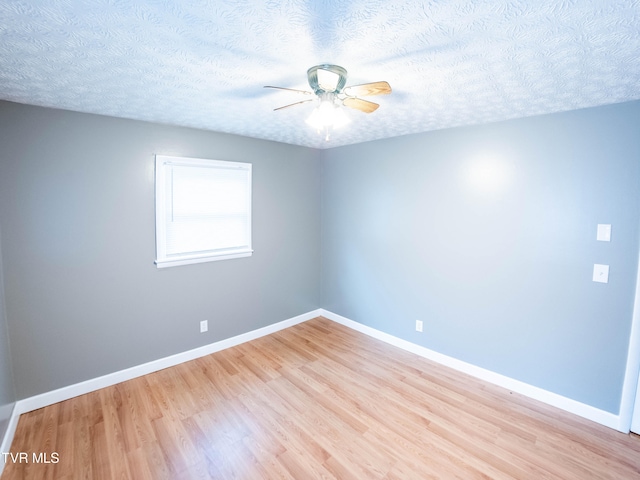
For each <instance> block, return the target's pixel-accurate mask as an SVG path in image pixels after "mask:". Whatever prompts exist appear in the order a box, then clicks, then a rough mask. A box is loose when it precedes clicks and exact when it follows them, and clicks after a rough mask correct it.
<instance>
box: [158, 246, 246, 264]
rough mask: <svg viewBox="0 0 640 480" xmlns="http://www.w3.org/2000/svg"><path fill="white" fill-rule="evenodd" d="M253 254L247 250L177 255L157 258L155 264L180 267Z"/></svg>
mask: <svg viewBox="0 0 640 480" xmlns="http://www.w3.org/2000/svg"><path fill="white" fill-rule="evenodd" d="M251 255H253V250H245V251H238V252H234V253H224V254H217V255H211V254H209V255H197V256H196V255H193V256H180V257H178V256H176V257H173V258H164V259H157V260H156V261H155V264H156V267H158V268H167V267H178V266H180V265H190V264H192V263H205V262H217V261H218V260H230V259H232V258H243V257H250V256H251Z"/></svg>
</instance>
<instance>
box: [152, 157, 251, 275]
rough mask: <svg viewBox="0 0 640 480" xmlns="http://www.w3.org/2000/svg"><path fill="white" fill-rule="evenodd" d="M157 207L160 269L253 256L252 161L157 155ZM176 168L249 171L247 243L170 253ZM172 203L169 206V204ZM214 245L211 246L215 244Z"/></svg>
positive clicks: (158, 261) (246, 198)
mask: <svg viewBox="0 0 640 480" xmlns="http://www.w3.org/2000/svg"><path fill="white" fill-rule="evenodd" d="M155 166H156V168H155V207H156V215H155V217H156V260H155V264H156V266H157V267H158V268H167V267H177V266H180V265H190V264H193V263H204V262H212V261H216V260H229V259H233V258H242V257H250V256H251V255H252V252H253V249H252V247H251V242H252V240H251V238H252V237H251V228H252V227H251V223H252V222H251V212H252V186H251V185H252V171H253V166H252V164H251V163H243V162H229V161H224V160H209V159H204V158H187V157H176V156H172V155H171V156H170V155H156V156H155ZM172 167H193V168H199V169H200V171H201V170H202V169H215V170H216V171H221V170H235V171H241V172H244V173H245V178H244V187H245V189H246V191H245V192H244V193H245V199H244V200H245V201H246V205H247V208H248V214H247V222H248V223H247V224H246V238H244V239H243V240H244V241H246V242H247V243H246V244H243V245H234V246H232V247H230V248H222V249H213V250H206V251H198V252H179V253H172V254H169V253H168V252H167V242H168V233H167V228H168V227H167V224H168V223H173V222H172V221H171V220H169V219H170V218H172V217H173V213H172V212H173V204H174V199H173V195H174V194H173V191H174V190H173V174H172V173H171V172H172V170H171V168H172ZM167 202H169V204H170V205H171V208H169V205H168V203H167ZM213 246H214V245H209V247H213ZM200 247H202V246H200Z"/></svg>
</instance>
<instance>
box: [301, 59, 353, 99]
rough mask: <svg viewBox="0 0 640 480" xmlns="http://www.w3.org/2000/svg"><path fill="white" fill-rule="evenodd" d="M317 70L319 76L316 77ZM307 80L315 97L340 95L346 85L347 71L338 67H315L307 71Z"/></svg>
mask: <svg viewBox="0 0 640 480" xmlns="http://www.w3.org/2000/svg"><path fill="white" fill-rule="evenodd" d="M319 70H320V75H318V71H319ZM323 77H324V78H323ZM307 78H308V79H309V86H310V87H311V89H312V90H313V91H314V92H315V94H316V95H320V94H322V93H340V92H341V91H342V89H343V88H344V86H345V85H346V83H347V70H346V69H345V68H342V67H340V66H338V65H329V64H323V65H316V66H315V67H311V68H310V69H309V70H307Z"/></svg>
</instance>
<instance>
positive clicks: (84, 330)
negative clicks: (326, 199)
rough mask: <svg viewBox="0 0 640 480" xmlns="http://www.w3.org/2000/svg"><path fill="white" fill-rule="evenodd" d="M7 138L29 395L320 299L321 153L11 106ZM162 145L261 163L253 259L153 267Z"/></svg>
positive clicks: (3, 136) (14, 269)
mask: <svg viewBox="0 0 640 480" xmlns="http://www.w3.org/2000/svg"><path fill="white" fill-rule="evenodd" d="M212 114H214V112H212ZM0 145H1V146H2V147H1V148H0V225H1V226H2V232H3V239H2V240H3V244H2V257H3V260H4V274H5V293H6V311H7V321H8V325H9V336H10V339H11V347H12V354H13V367H14V376H15V384H16V390H17V396H18V398H24V397H28V396H31V395H35V394H38V393H42V392H46V391H50V390H52V389H56V388H59V387H63V386H66V385H70V384H73V383H76V382H80V381H82V380H86V379H90V378H94V377H97V376H100V375H104V374H107V373H111V372H114V371H118V370H121V369H124V368H127V367H131V366H134V365H139V364H141V363H144V362H148V361H151V360H155V359H158V358H162V357H165V356H167V355H171V354H175V353H179V352H183V351H185V350H188V349H192V348H195V347H198V346H201V345H205V344H208V343H212V342H214V341H217V340H220V339H224V338H228V337H231V336H233V335H237V334H241V333H244V332H247V331H250V330H253V329H256V328H259V327H263V326H266V325H270V324H273V323H275V322H278V321H281V320H285V319H287V318H291V317H293V316H296V315H299V314H302V313H306V312H309V311H311V310H314V309H316V308H318V307H319V306H320V305H319V292H320V285H319V276H318V271H319V268H320V266H319V262H320V245H319V239H320V231H319V228H320V220H319V216H320V163H319V162H320V158H319V155H320V154H319V152H317V151H314V150H311V149H307V148H302V147H295V146H290V145H284V144H279V143H274V142H268V141H262V140H256V139H248V138H244V137H238V136H233V135H226V134H217V133H211V132H205V131H199V130H195V129H188V128H177V127H170V126H162V125H156V124H150V123H144V122H136V121H129V120H122V119H115V118H109V117H101V116H95V115H88V114H78V113H71V112H65V111H60V110H52V109H45V108H38V107H31V106H24V105H18V104H14V103H7V102H0ZM155 153H161V154H170V155H171V154H175V155H183V156H189V157H200V158H211V159H219V160H231V161H242V162H251V163H252V164H253V247H254V250H255V253H254V255H253V256H252V257H250V258H242V259H235V260H225V261H218V262H211V263H206V264H197V265H187V266H181V267H174V268H166V269H160V270H158V269H157V268H156V267H155V265H154V263H153V261H154V258H155V236H154V230H155V222H154V183H153V178H154V177H153V176H154V154H155ZM204 319H208V320H209V332H207V333H205V334H200V333H199V322H200V320H204Z"/></svg>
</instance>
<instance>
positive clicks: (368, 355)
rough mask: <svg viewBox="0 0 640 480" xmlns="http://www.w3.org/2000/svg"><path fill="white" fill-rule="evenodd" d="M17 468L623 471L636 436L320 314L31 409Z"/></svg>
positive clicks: (277, 472)
mask: <svg viewBox="0 0 640 480" xmlns="http://www.w3.org/2000/svg"><path fill="white" fill-rule="evenodd" d="M11 451H12V452H14V453H18V452H28V454H29V456H31V455H32V454H33V453H36V454H37V453H42V452H44V453H47V454H48V455H49V458H51V454H52V453H53V452H56V453H57V454H58V455H59V462H58V463H55V464H53V463H52V464H42V463H40V464H35V463H33V462H32V461H31V460H32V458H29V460H30V462H29V463H11V462H9V463H8V464H7V465H6V468H5V471H4V474H3V476H2V480H12V479H38V480H40V479H56V480H64V479H110V478H114V479H115V478H117V479H135V480H142V479H154V480H155V479H163V478H171V479H183V478H184V479H190V478H238V479H259V478H266V479H276V478H283V479H296V480H306V479H315V478H340V479H369V478H374V479H375V478H377V479H402V480H413V479H424V478H442V479H454V478H459V479H465V480H466V479H475V478H485V479H486V478H490V479H502V478H517V479H542V478H561V479H580V480H584V479H591V478H610V479H632V478H640V438H639V437H637V436H635V435H624V434H621V433H619V432H616V431H614V430H611V429H608V428H606V427H602V426H600V425H597V424H595V423H592V422H589V421H587V420H584V419H581V418H579V417H576V416H573V415H570V414H567V413H564V412H562V411H559V410H557V409H554V408H552V407H549V406H546V405H544V404H541V403H538V402H535V401H532V400H529V399H526V398H524V397H522V396H520V395H517V394H515V393H511V392H509V391H508V390H504V389H501V388H498V387H495V386H493V385H489V384H486V383H483V382H481V381H479V380H476V379H473V378H471V377H468V376H466V375H463V374H461V373H458V372H455V371H453V370H450V369H448V368H445V367H442V366H439V365H436V364H434V363H432V362H429V361H427V360H425V359H423V358H420V357H418V356H416V355H413V354H410V353H407V352H404V351H402V350H399V349H396V348H394V347H392V346H389V345H386V344H384V343H382V342H379V341H377V340H374V339H372V338H369V337H367V336H365V335H363V334H360V333H357V332H354V331H352V330H350V329H348V328H346V327H343V326H341V325H339V324H336V323H333V322H331V321H329V320H327V319H324V318H317V319H314V320H311V321H309V322H306V323H303V324H300V325H296V326H294V327H291V328H289V329H286V330H283V331H281V332H278V333H275V334H272V335H269V336H267V337H263V338H261V339H258V340H254V341H252V342H249V343H246V344H243V345H240V346H237V347H234V348H231V349H228V350H225V351H222V352H218V353H215V354H213V355H209V356H207V357H203V358H200V359H197V360H194V361H191V362H188V363H184V364H181V365H178V366H176V367H172V368H169V369H166V370H162V371H160V372H156V373H153V374H150V375H147V376H144V377H140V378H137V379H134V380H130V381H127V382H123V383H120V384H118V385H115V386H113V387H109V388H105V389H102V390H99V391H96V392H93V393H90V394H87V395H83V396H80V397H77V398H74V399H71V400H67V401H65V402H61V403H58V404H55V405H51V406H49V407H46V408H43V409H40V410H36V411H33V412H30V413H27V414H25V415H22V417H21V418H20V421H19V424H18V428H17V432H16V435H15V437H14V442H13V445H12V449H11Z"/></svg>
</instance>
